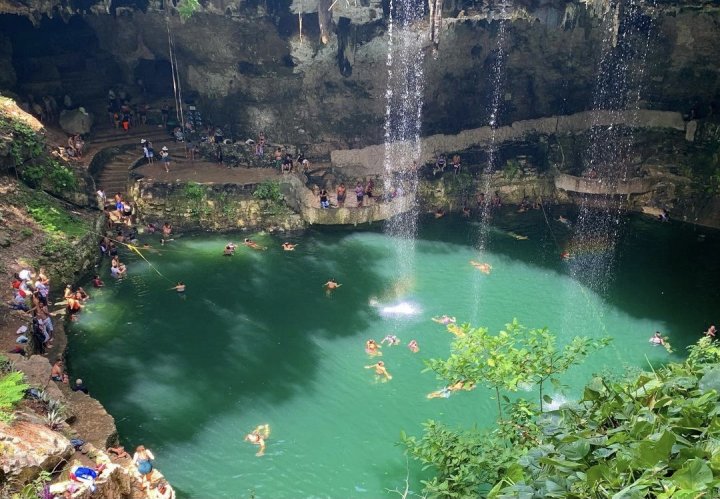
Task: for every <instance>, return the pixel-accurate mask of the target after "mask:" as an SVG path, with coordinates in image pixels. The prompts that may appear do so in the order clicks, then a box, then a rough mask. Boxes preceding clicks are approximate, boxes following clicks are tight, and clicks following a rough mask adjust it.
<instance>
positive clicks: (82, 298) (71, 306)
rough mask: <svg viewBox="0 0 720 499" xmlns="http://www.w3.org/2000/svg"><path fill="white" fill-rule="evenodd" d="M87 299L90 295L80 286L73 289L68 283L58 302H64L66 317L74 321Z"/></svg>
mask: <svg viewBox="0 0 720 499" xmlns="http://www.w3.org/2000/svg"><path fill="white" fill-rule="evenodd" d="M115 258H117V257H115ZM89 299H90V295H89V294H88V293H87V292H86V291H85V290H84V289H83V288H82V287H78V288H77V289H75V290H73V288H72V286H71V285H70V284H68V285H67V286H65V293H64V294H63V302H60V303H64V305H65V311H66V313H67V316H68V318H69V319H70V320H73V321H74V320H76V319H77V314H79V313H80V312H81V311H82V309H83V308H84V307H85V302H86V301H88V300H89ZM60 303H56V305H59V304H60Z"/></svg>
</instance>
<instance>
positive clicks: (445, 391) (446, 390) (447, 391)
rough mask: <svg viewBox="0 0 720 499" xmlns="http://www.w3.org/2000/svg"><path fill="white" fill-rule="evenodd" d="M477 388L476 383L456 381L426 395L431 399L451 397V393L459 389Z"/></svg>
mask: <svg viewBox="0 0 720 499" xmlns="http://www.w3.org/2000/svg"><path fill="white" fill-rule="evenodd" d="M473 388H475V383H466V382H464V381H456V382H455V383H453V384H451V385H448V386H445V387H443V388H441V389H440V390H436V391H434V392H430V393H428V394H427V395H426V397H427V398H429V399H435V398H449V397H450V395H452V394H453V393H455V392H457V391H459V390H472V389H473Z"/></svg>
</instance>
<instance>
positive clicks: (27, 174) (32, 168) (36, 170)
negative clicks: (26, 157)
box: [22, 164, 45, 188]
mask: <svg viewBox="0 0 720 499" xmlns="http://www.w3.org/2000/svg"><path fill="white" fill-rule="evenodd" d="M43 178H45V168H44V167H43V166H42V165H37V164H32V165H28V166H26V167H25V168H23V170H22V179H23V180H24V181H25V183H26V184H27V185H29V186H30V187H33V188H35V187H40V185H41V184H42V181H43Z"/></svg>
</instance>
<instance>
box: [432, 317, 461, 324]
mask: <svg viewBox="0 0 720 499" xmlns="http://www.w3.org/2000/svg"><path fill="white" fill-rule="evenodd" d="M432 320H433V322H437V323H438V324H442V325H443V326H447V325H448V324H455V322H456V321H457V319H455V317H450V316H448V315H441V316H435V317H433V318H432Z"/></svg>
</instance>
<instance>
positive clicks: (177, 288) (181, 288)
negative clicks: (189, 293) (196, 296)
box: [170, 281, 185, 293]
mask: <svg viewBox="0 0 720 499" xmlns="http://www.w3.org/2000/svg"><path fill="white" fill-rule="evenodd" d="M173 289H174V290H175V291H177V292H178V293H184V292H185V283H184V282H182V281H178V283H177V284H176V285H175V286H173V287H172V288H170V290H173Z"/></svg>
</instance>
